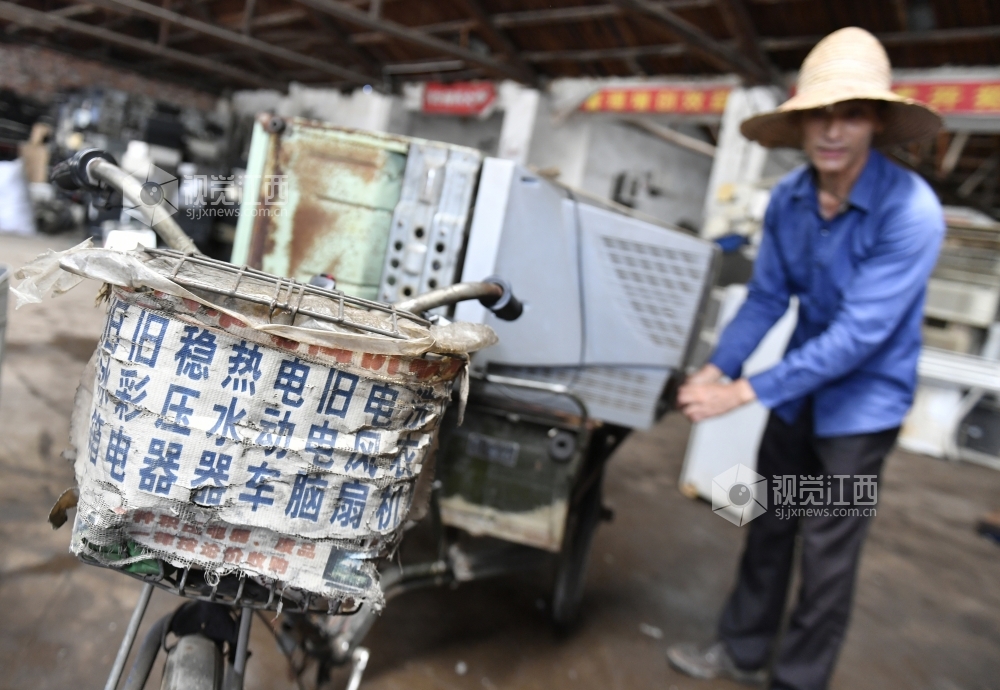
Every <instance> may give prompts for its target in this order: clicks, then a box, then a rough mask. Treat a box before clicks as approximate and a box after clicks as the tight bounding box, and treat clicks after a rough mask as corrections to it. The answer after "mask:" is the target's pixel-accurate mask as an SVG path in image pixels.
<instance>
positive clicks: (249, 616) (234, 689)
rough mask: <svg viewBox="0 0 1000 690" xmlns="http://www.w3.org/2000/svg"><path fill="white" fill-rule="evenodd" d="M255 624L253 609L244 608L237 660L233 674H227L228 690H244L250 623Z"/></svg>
mask: <svg viewBox="0 0 1000 690" xmlns="http://www.w3.org/2000/svg"><path fill="white" fill-rule="evenodd" d="M252 622H253V609H252V608H250V607H249V606H245V607H243V611H242V613H240V632H239V636H238V637H237V638H236V658H235V659H234V660H233V668H232V672H231V673H228V674H227V678H226V683H225V687H226V690H243V674H244V673H245V671H246V667H247V647H249V645H250V623H252Z"/></svg>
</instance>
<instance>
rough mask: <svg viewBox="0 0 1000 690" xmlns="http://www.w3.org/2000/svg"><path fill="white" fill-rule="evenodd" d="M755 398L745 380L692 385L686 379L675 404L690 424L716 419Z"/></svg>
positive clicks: (751, 388) (755, 395)
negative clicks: (711, 418)
mask: <svg viewBox="0 0 1000 690" xmlns="http://www.w3.org/2000/svg"><path fill="white" fill-rule="evenodd" d="M698 373H699V374H700V373H701V372H698ZM692 378H694V377H692ZM756 398H757V394H756V393H754V390H753V386H751V385H750V382H749V381H747V380H746V379H739V380H737V381H733V382H732V383H692V382H691V379H688V383H685V384H684V385H683V386H681V389H680V390H679V391H678V392H677V404H678V406H679V407H680V408H681V411H682V412H683V413H684V415H685V416H686V417H687V418H688V419H690V420H691V421H692V422H700V421H702V420H705V419H709V418H710V417H717V416H718V415H720V414H725V413H726V412H729V411H730V410H735V409H736V408H737V407H739V406H741V405H745V404H746V403H748V402H750V401H751V400H755V399H756Z"/></svg>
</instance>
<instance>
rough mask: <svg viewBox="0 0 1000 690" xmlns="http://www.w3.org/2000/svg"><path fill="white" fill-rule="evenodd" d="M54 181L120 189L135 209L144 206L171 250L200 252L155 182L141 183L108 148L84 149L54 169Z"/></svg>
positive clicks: (74, 186) (71, 186)
mask: <svg viewBox="0 0 1000 690" xmlns="http://www.w3.org/2000/svg"><path fill="white" fill-rule="evenodd" d="M49 180H50V181H51V182H52V184H54V185H56V186H57V187H59V188H61V189H65V190H68V191H73V190H77V189H85V190H87V191H91V192H100V191H103V190H104V189H106V188H109V187H110V188H112V189H117V190H118V191H120V192H121V193H122V196H124V197H125V199H127V200H128V201H129V202H130V203H132V204H133V205H134V208H138V209H141V212H142V215H143V216H144V217H145V218H146V222H147V223H148V224H149V226H150V227H151V228H152V229H153V230H154V231H156V234H157V235H159V236H160V239H162V240H163V241H164V243H166V245H167V246H168V247H170V248H171V249H176V250H177V251H180V252H184V253H186V254H200V253H201V252H199V251H198V247H196V246H195V243H194V242H193V241H192V240H191V238H190V237H188V235H187V233H185V232H184V230H182V229H181V226H179V225H178V224H177V223H176V222H175V221H174V219H173V218H171V216H172V215H173V213H174V212H175V211H176V210H177V209H176V208H175V207H174V206H173V205H171V204H170V203H169V202H168V201H167V200H166V199H164V198H163V191H162V189H161V188H160V187H159V185H158V184H156V183H155V182H148V181H147V182H145V183H144V182H141V181H139V180H138V179H136V178H135V177H134V176H132V175H130V174H129V173H127V172H125V171H124V170H122V169H121V168H119V167H118V165H117V163H116V161H115V159H114V158H113V157H112V156H111V154H109V153H107V152H106V151H100V150H98V149H84V150H83V151H79V152H78V153H76V154H75V155H74V156H73V157H72V158H70V159H68V160H65V161H63V162H62V163H59V164H58V165H56V166H55V167H53V168H52V173H51V174H50V175H49Z"/></svg>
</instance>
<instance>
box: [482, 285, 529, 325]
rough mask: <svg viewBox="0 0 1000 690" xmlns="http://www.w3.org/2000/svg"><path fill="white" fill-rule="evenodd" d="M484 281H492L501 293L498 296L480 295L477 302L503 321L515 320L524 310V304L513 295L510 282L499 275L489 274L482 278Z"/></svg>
mask: <svg viewBox="0 0 1000 690" xmlns="http://www.w3.org/2000/svg"><path fill="white" fill-rule="evenodd" d="M483 282H484V283H493V284H494V285H499V286H500V287H501V288H502V289H503V294H501V295H500V296H499V297H494V296H492V295H491V296H489V297H480V298H479V303H480V304H482V305H483V306H484V307H486V308H487V309H489V310H490V311H491V312H493V313H494V314H495V315H496V317H497V318H498V319H502V320H504V321H516V320H517V319H518V318H520V316H521V314H522V313H523V312H524V304H522V303H521V300H519V299H518V298H517V297H515V296H514V291H513V290H511V287H510V283H508V282H507V281H506V280H504V279H503V278H501V277H500V276H490V277H489V278H485V279H484V280H483Z"/></svg>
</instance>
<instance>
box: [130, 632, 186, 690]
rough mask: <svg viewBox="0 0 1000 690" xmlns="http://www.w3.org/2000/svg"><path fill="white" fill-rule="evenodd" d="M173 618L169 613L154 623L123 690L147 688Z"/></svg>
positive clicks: (143, 641) (144, 639)
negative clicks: (147, 682) (164, 636)
mask: <svg viewBox="0 0 1000 690" xmlns="http://www.w3.org/2000/svg"><path fill="white" fill-rule="evenodd" d="M173 617H174V614H173V613H168V614H167V615H165V616H164V617H163V618H161V619H160V620H158V621H156V622H155V623H153V627H151V628H150V629H149V631H148V632H147V633H146V637H144V638H142V645H140V646H139V651H138V652H136V653H135V660H134V661H133V662H132V669H131V670H130V671H129V673H128V677H127V678H126V679H125V685H124V687H123V688H122V690H142V689H143V688H144V687H146V681H147V680H149V672H150V671H151V670H152V669H153V662H154V661H156V655H157V654H159V653H160V645H161V644H162V642H163V634H164V633H165V632H166V630H167V626H168V625H170V620H171V619H172V618H173Z"/></svg>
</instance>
